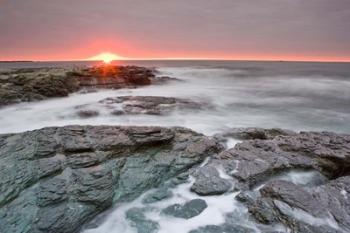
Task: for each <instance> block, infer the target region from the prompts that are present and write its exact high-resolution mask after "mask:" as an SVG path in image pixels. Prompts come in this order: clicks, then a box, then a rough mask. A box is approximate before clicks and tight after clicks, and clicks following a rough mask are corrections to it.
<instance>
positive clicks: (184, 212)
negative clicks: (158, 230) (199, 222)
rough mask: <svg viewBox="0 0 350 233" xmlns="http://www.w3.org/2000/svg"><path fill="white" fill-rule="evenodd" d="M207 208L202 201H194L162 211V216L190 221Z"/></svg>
mask: <svg viewBox="0 0 350 233" xmlns="http://www.w3.org/2000/svg"><path fill="white" fill-rule="evenodd" d="M207 207H208V205H207V203H206V202H205V201H204V200H202V199H194V200H191V201H189V202H186V203H185V204H184V205H180V204H174V205H171V206H168V207H167V208H165V209H164V210H162V213H163V214H166V215H170V216H174V217H176V218H184V219H190V218H193V217H195V216H197V215H200V214H201V213H202V212H203V211H204V210H205V209H206V208H207Z"/></svg>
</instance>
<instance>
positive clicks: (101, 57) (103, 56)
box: [88, 52, 123, 64]
mask: <svg viewBox="0 0 350 233" xmlns="http://www.w3.org/2000/svg"><path fill="white" fill-rule="evenodd" d="M121 59H123V57H121V56H118V55H117V54H113V53H109V52H106V53H100V54H98V55H96V56H93V57H90V58H89V59H88V60H92V61H103V62H104V63H105V64H110V63H111V62H112V61H115V60H121Z"/></svg>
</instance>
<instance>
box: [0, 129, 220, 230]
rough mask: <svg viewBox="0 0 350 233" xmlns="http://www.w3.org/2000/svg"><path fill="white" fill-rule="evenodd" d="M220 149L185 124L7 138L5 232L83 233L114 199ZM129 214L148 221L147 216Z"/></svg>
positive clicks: (3, 141) (0, 165) (1, 203)
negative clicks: (180, 125) (175, 126)
mask: <svg viewBox="0 0 350 233" xmlns="http://www.w3.org/2000/svg"><path fill="white" fill-rule="evenodd" d="M220 150H222V147H221V145H220V144H218V143H217V142H216V141H214V140H211V139H209V138H207V137H205V136H203V135H201V134H198V133H195V132H193V131H191V130H188V129H184V128H170V129H166V128H159V127H117V126H95V127H94V126H66V127H62V128H60V127H51V128H44V129H41V130H35V131H30V132H25V133H19V134H5V135H0V177H1V180H0V191H1V192H0V232H13V233H17V232H18V233H19V232H21V233H25V232H28V233H29V232H30V233H40V232H56V233H70V232H77V231H78V230H79V228H80V227H81V226H82V224H83V223H84V222H86V221H88V220H90V219H92V218H93V217H94V216H96V215H97V214H99V213H101V212H102V211H104V210H106V209H107V208H108V207H110V206H112V204H113V203H115V202H119V201H130V200H133V199H134V198H136V197H138V196H139V195H140V194H142V193H143V192H145V191H146V190H148V189H151V188H154V187H157V186H159V185H161V184H162V183H163V182H165V181H166V180H168V179H170V178H174V177H176V176H177V175H179V174H181V173H183V172H184V171H187V170H188V169H190V168H191V167H193V166H194V165H196V164H198V163H201V162H202V161H203V160H204V159H205V158H206V157H207V156H209V155H212V154H215V153H218V152H219V151H220ZM129 217H130V218H131V219H134V220H135V219H136V220H140V219H141V220H142V213H140V214H139V213H133V212H131V213H129ZM136 220H135V221H136ZM141 220H140V221H141ZM143 223H144V225H146V226H149V227H150V229H153V228H156V227H157V224H155V223H152V222H147V221H146V220H145V221H144V222H143Z"/></svg>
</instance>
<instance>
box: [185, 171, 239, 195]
mask: <svg viewBox="0 0 350 233" xmlns="http://www.w3.org/2000/svg"><path fill="white" fill-rule="evenodd" d="M194 177H195V178H196V181H195V182H194V184H193V185H192V187H191V191H193V192H195V193H197V194H198V195H201V196H208V195H220V194H223V193H225V192H227V191H228V190H229V189H230V188H231V187H232V185H231V182H230V181H229V180H225V179H223V178H221V177H220V176H219V172H218V171H217V170H216V168H214V167H212V166H205V167H202V168H198V169H197V170H196V171H195V173H194Z"/></svg>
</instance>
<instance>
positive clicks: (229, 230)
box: [189, 224, 256, 233]
mask: <svg viewBox="0 0 350 233" xmlns="http://www.w3.org/2000/svg"><path fill="white" fill-rule="evenodd" d="M255 232H256V231H255V230H254V229H249V228H246V227H242V226H239V225H234V224H223V225H220V226H216V225H208V226H204V227H200V228H198V229H196V230H192V231H190V232H189V233H255Z"/></svg>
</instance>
